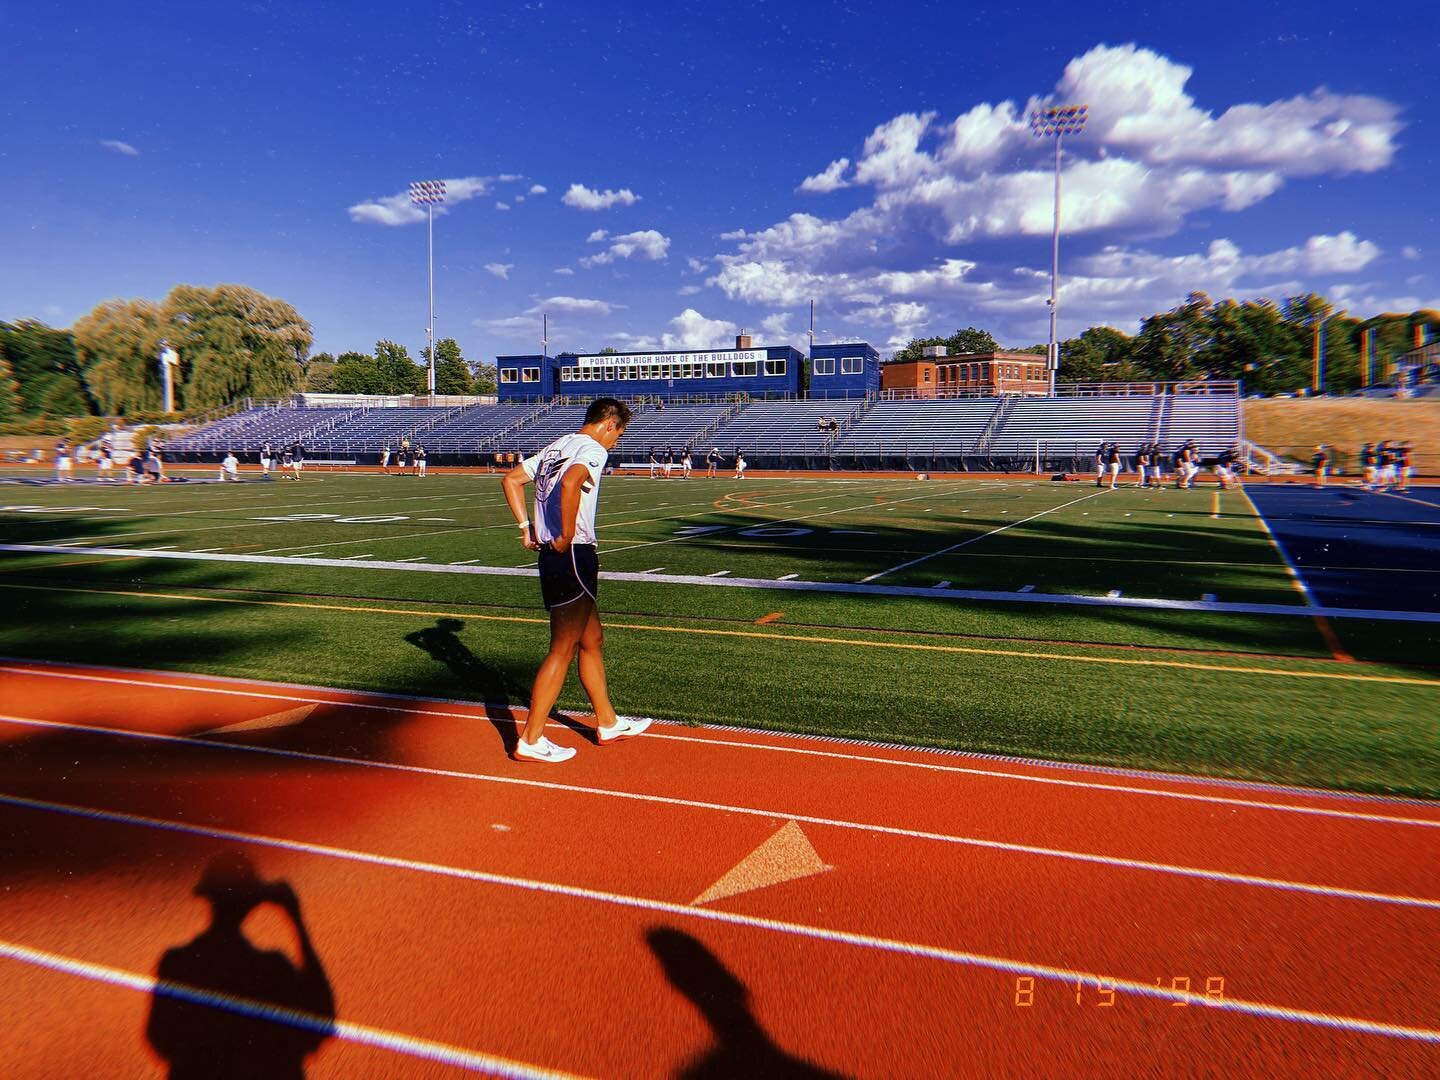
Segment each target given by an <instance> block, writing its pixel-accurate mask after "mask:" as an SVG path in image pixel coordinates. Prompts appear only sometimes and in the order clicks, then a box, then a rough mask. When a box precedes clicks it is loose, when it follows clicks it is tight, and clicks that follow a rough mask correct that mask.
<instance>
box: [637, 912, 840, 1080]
mask: <svg viewBox="0 0 1440 1080" xmlns="http://www.w3.org/2000/svg"><path fill="white" fill-rule="evenodd" d="M645 941H646V943H647V944H648V945H649V946H650V951H651V952H653V953H654V954H655V958H656V959H657V960H659V961H660V967H661V969H662V970H664V972H665V977H666V978H667V979H669V980H670V985H671V986H673V987H674V988H675V989H676V990H678V991H679V992H680V993H682V994H684V995H685V997H687V998H689V999H690V1002H691V1004H693V1005H694V1006H695V1008H696V1009H698V1010H699V1012H700V1015H701V1016H702V1017H704V1019H705V1022H706V1023H707V1024H709V1025H710V1030H711V1032H712V1034H713V1035H714V1045H713V1046H711V1047H710V1048H709V1049H708V1050H706V1051H705V1052H703V1053H701V1054H698V1055H696V1056H695V1057H694V1058H693V1059H691V1060H690V1061H689V1062H688V1063H687V1064H686V1065H685V1067H684V1068H683V1069H681V1070H680V1071H679V1073H677V1074H676V1075H677V1076H679V1077H681V1078H682V1080H721V1078H722V1077H733V1076H766V1077H770V1076H774V1077H793V1078H795V1080H838V1077H839V1076H840V1075H841V1074H839V1073H832V1072H830V1071H828V1070H826V1069H822V1068H820V1067H819V1066H818V1065H811V1064H810V1063H809V1062H808V1061H805V1060H804V1059H803V1058H798V1057H795V1056H793V1055H791V1054H787V1053H786V1052H785V1051H784V1050H782V1049H781V1048H780V1047H779V1046H777V1045H776V1044H775V1042H774V1040H773V1039H771V1038H770V1035H769V1033H768V1032H767V1031H766V1030H765V1029H764V1028H763V1027H761V1026H760V1021H759V1020H757V1019H756V1018H755V1014H754V1013H753V1012H751V1010H750V991H749V990H748V989H747V988H746V986H745V984H744V983H743V982H741V981H740V980H739V978H737V977H736V975H735V973H734V972H732V971H731V970H730V969H729V968H727V967H726V966H725V965H724V964H723V963H721V961H720V959H719V958H718V957H717V956H716V955H715V954H714V953H712V952H711V951H710V950H709V949H707V948H706V947H705V946H704V945H703V944H701V943H700V942H699V941H697V940H696V939H695V938H693V937H691V936H690V935H689V934H687V933H685V932H683V931H681V930H676V929H674V928H672V927H668V926H657V927H653V928H651V929H650V930H648V931H646V933H645Z"/></svg>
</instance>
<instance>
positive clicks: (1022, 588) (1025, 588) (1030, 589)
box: [1015, 585, 1035, 592]
mask: <svg viewBox="0 0 1440 1080" xmlns="http://www.w3.org/2000/svg"><path fill="white" fill-rule="evenodd" d="M1015 591H1016V592H1034V591H1035V586H1034V585H1021V586H1020V588H1018V589H1016V590H1015Z"/></svg>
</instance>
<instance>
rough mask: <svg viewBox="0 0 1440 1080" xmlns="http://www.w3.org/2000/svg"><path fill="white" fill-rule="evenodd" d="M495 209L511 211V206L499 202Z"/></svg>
mask: <svg viewBox="0 0 1440 1080" xmlns="http://www.w3.org/2000/svg"><path fill="white" fill-rule="evenodd" d="M495 209H496V210H509V209H510V204H509V203H503V202H497V203H496V204H495Z"/></svg>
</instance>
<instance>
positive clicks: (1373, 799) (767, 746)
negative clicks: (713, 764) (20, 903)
mask: <svg viewBox="0 0 1440 1080" xmlns="http://www.w3.org/2000/svg"><path fill="white" fill-rule="evenodd" d="M0 660H3V661H4V663H3V664H0V671H7V672H10V673H12V674H17V675H31V676H34V677H36V678H43V679H63V680H67V681H74V682H93V683H101V684H105V685H114V686H143V687H146V688H149V689H156V690H170V691H179V692H183V693H187V694H211V695H215V696H218V697H242V698H253V699H255V700H257V701H277V702H283V703H287V704H291V705H296V704H299V705H332V706H335V707H337V708H345V709H361V710H366V711H379V712H393V713H402V714H405V715H413V716H441V717H448V718H452V719H459V720H477V719H479V718H480V717H479V716H477V714H476V713H474V712H454V711H449V710H447V709H442V708H436V707H435V706H464V707H468V708H470V709H472V710H473V709H481V710H485V711H487V712H488V711H490V710H506V711H508V710H509V708H510V707H509V706H508V705H494V704H488V703H486V702H479V701H460V700H457V699H453V698H436V697H425V696H423V695H420V694H397V693H390V692H387V691H382V690H363V691H362V690H346V689H342V688H339V687H332V686H309V685H305V684H296V683H277V682H271V681H268V680H264V679H248V678H244V677H243V676H235V675H203V676H198V677H199V678H204V679H205V680H207V682H210V683H223V684H224V685H222V686H209V685H203V686H202V685H197V684H196V683H194V682H189V681H184V680H191V679H194V678H197V676H196V675H194V674H193V673H190V672H183V671H163V670H150V669H146V668H123V667H113V666H109V665H93V664H71V663H68V662H65V661H48V660H47V661H36V662H29V661H25V660H20V659H17V658H15V657H0ZM36 664H40V665H43V666H36ZM76 669H79V670H76ZM97 670H98V671H108V672H114V674H112V675H97V674H94V672H95V671H97ZM162 677H163V678H166V679H171V680H181V681H178V682H177V681H171V682H162V681H159V679H160V678H162ZM322 693H323V694H341V695H355V694H361V695H363V696H364V697H366V698H368V699H371V700H367V701H355V700H353V698H350V697H345V698H341V699H339V700H337V699H335V698H333V697H328V698H327V697H316V696H314V695H316V694H322ZM377 701H383V702H396V703H399V704H377V703H376V702H377ZM416 706H427V707H425V708H419V707H416ZM0 719H3V720H5V721H7V722H10V723H15V724H28V725H31V726H37V727H62V728H70V727H78V728H79V729H80V730H92V729H93V730H95V731H97V732H101V733H104V734H111V735H117V736H123V737H126V738H136V739H157V740H160V741H165V740H180V741H187V742H188V741H196V740H193V739H192V738H191V737H190V736H185V735H162V734H158V733H152V732H143V731H132V730H129V729H127V728H109V727H94V726H92V725H75V724H71V723H66V722H63V721H54V720H34V719H30V718H28V717H20V716H5V715H3V714H0ZM660 723H661V724H664V725H666V726H667V727H668V726H677V727H679V726H683V725H679V724H674V723H673V722H672V721H667V720H661V721H660ZM547 726H551V727H553V726H556V725H554V724H550V725H547ZM707 730H709V731H712V732H714V733H716V735H717V736H718V735H725V736H728V735H730V734H733V733H736V732H737V731H739V732H744V733H746V734H755V733H754V732H749V731H747V729H736V728H730V727H720V726H714V727H707ZM763 734H766V735H773V734H774V733H773V732H764V733H763ZM653 737H654V738H658V739H669V740H670V741H672V742H694V743H704V744H705V745H708V746H719V747H723V748H726V749H736V750H760V751H765V752H770V753H785V754H798V755H801V756H804V757H822V758H837V759H840V760H842V761H855V762H861V763H864V764H873V765H891V766H896V767H899V768H907V769H924V770H926V771H930V772H943V773H957V774H968V775H975V776H986V777H991V778H994V779H1000V780H1015V781H1019V782H1023V783H1035V784H1055V785H1058V786H1061V787H1073V788H1089V789H1094V790H1096V791H1117V792H1122V793H1124V794H1130V795H1153V796H1155V797H1157V798H1167V799H1182V800H1187V801H1193V802H1207V803H1218V804H1221V805H1227V806H1244V807H1248V808H1253V809H1259V810H1276V811H1284V812H1291V813H1297V814H1315V815H1319V816H1322V817H1336V818H1345V819H1354V820H1360V821H1370V822H1376V823H1379V824H1389V825H1419V826H1424V827H1428V828H1440V818H1409V817H1393V816H1390V815H1386V814H1366V813H1361V812H1359V811H1353V810H1332V809H1329V808H1328V807H1314V806H1299V805H1296V804H1293V803H1273V802H1265V801H1262V800H1258V799H1241V798H1236V797H1233V796H1217V795H1202V794H1199V793H1196V792H1184V791H1170V790H1166V789H1164V788H1145V787H1135V786H1130V785H1125V784H1110V783H1102V782H1100V781H1094V780H1067V779H1062V778H1059V777H1051V776H1037V775H1034V774H1031V773H1017V772H1005V771H1003V770H999V769H980V768H976V767H975V766H972V765H950V764H943V763H940V762H933V761H917V760H914V759H909V758H887V757H877V756H874V755H869V754H860V753H854V752H850V751H839V750H815V749H811V748H808V747H797V746H786V745H783V744H781V743H755V742H746V741H741V740H733V739H729V738H720V737H715V738H706V739H702V738H699V737H697V736H693V735H679V734H676V735H665V734H661V733H659V732H658V731H657V732H655V733H654V735H653ZM781 737H782V738H784V737H785V736H781ZM789 738H790V739H792V740H796V739H800V738H805V737H804V736H789ZM822 741H824V740H822ZM835 741H839V742H845V741H846V740H835ZM201 742H202V744H203V745H205V746H211V745H217V744H214V743H211V742H210V740H208V739H206V740H201ZM223 745H227V746H228V745H231V744H228V743H226V744H223ZM236 745H239V744H236ZM855 745H862V746H865V747H867V748H871V747H875V748H880V749H888V750H894V751H899V752H905V753H915V754H927V753H928V754H943V753H945V751H934V750H926V749H925V748H923V747H914V746H902V745H891V744H888V743H874V742H864V743H858V744H855ZM246 749H254V748H252V747H246ZM264 752H267V753H269V752H272V751H271V750H269V749H266V750H265V751H264ZM273 752H277V753H287V752H288V751H273ZM967 756H969V757H971V758H979V759H982V760H991V761H997V762H1005V763H1018V764H1022V765H1026V766H1033V767H1037V768H1048V769H1058V768H1065V769H1070V770H1073V771H1077V772H1086V771H1094V770H1091V769H1089V768H1088V767H1087V766H1084V765H1064V764H1060V763H1056V762H1045V761H1029V760H1025V759H1018V761H1017V759H1012V758H1006V757H1001V756H996V755H989V754H980V753H976V754H969V755H967ZM341 760H343V761H347V762H348V761H349V760H350V759H348V758H346V759H341ZM356 760H357V761H359V762H360V763H364V759H356ZM381 764H384V763H381ZM377 767H378V766H377ZM394 767H395V768H400V769H419V768H421V767H420V766H409V765H404V766H402V765H396V766H394ZM1100 771H1101V772H1102V773H1106V774H1109V775H1123V776H1127V777H1134V776H1139V777H1141V778H1146V779H1157V780H1164V781H1170V782H1178V783H1191V784H1204V785H1207V786H1211V787H1218V788H1226V787H1228V788H1232V789H1236V790H1241V791H1253V790H1263V791H1274V792H1278V793H1280V794H1285V795H1295V796H1298V797H1301V798H1327V799H1337V800H1343V801H1347V802H1354V803H1365V804H1375V805H1382V806H1383V805H1404V804H1406V803H1412V802H1414V801H1416V800H1396V799H1392V798H1389V797H1387V796H1384V795H1364V794H1357V793H1354V792H1348V791H1335V790H1331V789H1327V788H1304V787H1293V786H1284V785H1275V784H1263V783H1257V782H1253V781H1246V780H1234V781H1231V780H1225V779H1223V778H1216V777H1206V776H1190V775H1187V774H1184V773H1151V772H1145V771H1144V770H1121V771H1113V770H1105V769H1102V770H1100ZM463 775H466V776H472V775H473V776H487V775H488V774H483V773H477V774H471V773H466V774H463ZM495 779H497V781H502V780H503V782H511V781H510V780H508V779H507V778H495ZM513 782H514V783H518V784H529V785H532V786H533V785H537V784H538V785H539V786H541V787H546V786H549V787H556V788H564V789H566V790H568V789H569V788H570V785H567V784H555V783H549V784H547V783H545V782H541V781H532V780H515V781H513ZM582 790H590V789H582ZM596 790H598V791H600V792H602V793H603V792H607V791H609V789H605V788H601V789H596ZM1424 805H1425V806H1427V807H1429V806H1431V805H1432V804H1431V803H1429V802H1425V803H1424Z"/></svg>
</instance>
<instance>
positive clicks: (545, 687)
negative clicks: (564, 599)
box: [520, 596, 595, 746]
mask: <svg viewBox="0 0 1440 1080" xmlns="http://www.w3.org/2000/svg"><path fill="white" fill-rule="evenodd" d="M594 612H595V601H593V600H591V599H590V598H589V597H588V596H582V597H581V598H580V599H579V600H572V601H571V602H570V603H568V604H563V605H561V606H560V607H557V608H555V609H554V610H553V611H551V612H550V651H549V652H548V653H547V654H546V656H545V659H544V660H543V661H541V663H540V670H539V671H537V672H536V673H535V685H534V687H533V688H532V689H531V690H530V718H529V719H528V720H527V721H526V723H525V730H524V731H522V732H521V733H520V737H521V738H522V739H524V740H525V741H526V742H527V743H530V744H531V745H532V746H533V745H534V744H535V743H537V742H538V741H539V740H540V736H541V735H542V734H544V732H545V721H546V719H547V718H548V717H549V716H550V710H551V709H553V708H554V707H555V701H556V699H557V698H559V697H560V690H561V688H562V687H563V686H564V685H565V676H566V675H567V674H568V673H569V671H570V661H572V660H574V659H575V649H576V648H577V647H578V646H579V644H580V637H581V635H582V634H583V633H584V632H585V625H586V623H587V622H588V621H589V619H590V617H591V615H593V614H594Z"/></svg>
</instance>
